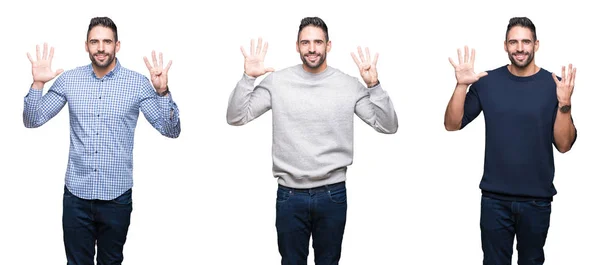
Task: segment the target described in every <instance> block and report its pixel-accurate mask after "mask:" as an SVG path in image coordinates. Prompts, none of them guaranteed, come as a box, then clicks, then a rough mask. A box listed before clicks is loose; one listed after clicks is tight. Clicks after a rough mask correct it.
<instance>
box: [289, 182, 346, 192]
mask: <svg viewBox="0 0 600 265" xmlns="http://www.w3.org/2000/svg"><path fill="white" fill-rule="evenodd" d="M278 186H279V189H282V190H291V191H294V192H305V193H310V192H317V191H327V190H331V189H338V188H345V187H346V182H345V181H342V182H338V183H333V184H327V185H323V186H318V187H313V188H305V189H298V188H290V187H286V186H283V185H281V184H278Z"/></svg>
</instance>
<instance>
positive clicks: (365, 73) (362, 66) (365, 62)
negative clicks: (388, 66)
mask: <svg viewBox="0 0 600 265" xmlns="http://www.w3.org/2000/svg"><path fill="white" fill-rule="evenodd" d="M357 49H358V56H360V61H359V60H358V58H357V57H356V55H355V54H354V53H351V55H352V59H354V62H355V63H356V66H358V70H359V71H360V76H361V77H362V79H363V80H364V81H365V84H367V86H368V87H372V86H374V85H376V84H377V81H378V79H377V59H378V58H379V53H375V57H373V61H371V53H370V52H369V48H365V52H366V54H367V57H366V58H365V56H364V55H363V52H362V49H361V48H360V46H359V47H358V48H357Z"/></svg>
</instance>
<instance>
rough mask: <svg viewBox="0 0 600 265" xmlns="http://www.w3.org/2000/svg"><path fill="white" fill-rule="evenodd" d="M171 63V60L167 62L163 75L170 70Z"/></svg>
mask: <svg viewBox="0 0 600 265" xmlns="http://www.w3.org/2000/svg"><path fill="white" fill-rule="evenodd" d="M172 63H173V60H169V63H168V64H167V67H165V71H164V72H165V74H167V73H169V69H171V64H172Z"/></svg>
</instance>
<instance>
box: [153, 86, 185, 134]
mask: <svg viewBox="0 0 600 265" xmlns="http://www.w3.org/2000/svg"><path fill="white" fill-rule="evenodd" d="M158 97H159V99H158V104H159V106H160V113H161V119H160V121H161V130H160V133H161V134H162V135H164V136H166V137H169V138H177V137H179V134H180V133H181V125H180V120H179V108H178V107H177V104H176V103H175V101H173V98H172V97H171V92H169V93H168V94H167V95H165V96H158Z"/></svg>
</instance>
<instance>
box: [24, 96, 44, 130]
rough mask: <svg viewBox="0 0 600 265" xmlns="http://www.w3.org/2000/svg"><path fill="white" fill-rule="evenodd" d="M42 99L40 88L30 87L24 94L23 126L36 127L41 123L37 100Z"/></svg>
mask: <svg viewBox="0 0 600 265" xmlns="http://www.w3.org/2000/svg"><path fill="white" fill-rule="evenodd" d="M41 99H42V90H41V89H33V88H32V89H30V90H29V93H27V95H26V96H25V99H24V104H23V125H25V128H37V127H39V126H41V125H42V124H43V122H41V119H40V118H39V117H40V116H41V112H40V111H39V102H40V100H41Z"/></svg>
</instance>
